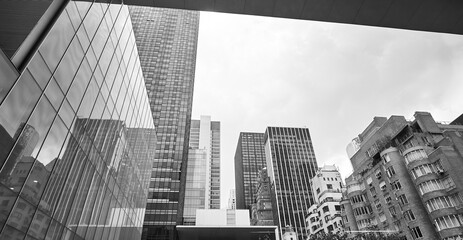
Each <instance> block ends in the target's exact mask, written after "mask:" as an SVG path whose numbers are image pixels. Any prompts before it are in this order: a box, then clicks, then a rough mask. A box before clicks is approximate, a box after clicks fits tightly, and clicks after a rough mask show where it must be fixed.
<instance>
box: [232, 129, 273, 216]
mask: <svg viewBox="0 0 463 240" xmlns="http://www.w3.org/2000/svg"><path fill="white" fill-rule="evenodd" d="M265 167H266V163H265V150H264V134H263V133H252V132H241V133H240V136H239V139H238V145H237V146H236V152H235V187H236V209H250V207H251V204H252V203H253V202H254V200H255V198H256V197H255V194H256V191H257V181H258V178H259V170H261V169H263V168H265Z"/></svg>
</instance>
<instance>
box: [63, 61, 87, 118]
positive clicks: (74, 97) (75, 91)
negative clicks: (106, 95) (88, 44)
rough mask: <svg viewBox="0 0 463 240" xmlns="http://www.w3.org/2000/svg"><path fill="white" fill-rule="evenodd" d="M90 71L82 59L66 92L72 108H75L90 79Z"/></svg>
mask: <svg viewBox="0 0 463 240" xmlns="http://www.w3.org/2000/svg"><path fill="white" fill-rule="evenodd" d="M91 76H92V72H91V69H90V66H89V65H88V63H87V61H86V60H85V59H84V61H82V65H80V68H79V71H78V72H77V75H76V77H75V79H74V82H73V83H72V86H71V88H70V90H69V92H68V94H67V96H66V97H67V99H68V101H69V103H70V104H71V107H72V108H73V109H74V110H77V108H78V107H79V104H80V102H81V100H82V97H83V96H84V92H85V89H86V88H87V85H88V82H89V81H90V79H91Z"/></svg>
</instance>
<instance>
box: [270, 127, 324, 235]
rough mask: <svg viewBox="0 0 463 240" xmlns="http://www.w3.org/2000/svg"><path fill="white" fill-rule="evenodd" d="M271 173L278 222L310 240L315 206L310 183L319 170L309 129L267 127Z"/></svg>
mask: <svg viewBox="0 0 463 240" xmlns="http://www.w3.org/2000/svg"><path fill="white" fill-rule="evenodd" d="M264 142H265V154H266V160H267V171H268V175H269V177H270V182H271V184H272V198H273V203H274V204H273V206H276V207H275V210H274V218H275V219H274V222H275V224H277V225H279V227H280V230H281V234H284V233H285V232H284V229H293V230H295V231H296V233H297V236H298V239H306V238H307V230H306V223H305V215H306V214H307V213H308V210H309V207H310V206H311V205H312V204H313V203H314V197H313V194H312V190H311V187H310V179H311V178H312V177H314V175H315V171H316V170H317V169H318V167H317V161H316V159H315V154H314V150H313V146H312V140H311V138H310V133H309V129H307V128H290V127H267V130H266V131H265V137H264Z"/></svg>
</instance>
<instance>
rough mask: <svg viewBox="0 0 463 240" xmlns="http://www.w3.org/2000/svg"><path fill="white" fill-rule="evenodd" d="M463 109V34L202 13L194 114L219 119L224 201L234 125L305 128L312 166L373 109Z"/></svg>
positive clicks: (345, 164) (332, 160)
mask: <svg viewBox="0 0 463 240" xmlns="http://www.w3.org/2000/svg"><path fill="white" fill-rule="evenodd" d="M415 111H427V112H431V114H432V115H433V116H434V119H436V120H441V121H449V120H453V119H455V118H456V117H457V116H459V115H460V114H461V113H463V36H455V35H449V34H435V33H426V32H416V31H404V30H395V29H386V28H372V27H364V26H354V25H345V24H332V23H321V22H312V21H300V20H289V19H281V18H267V17H255V16H244V15H233V14H221V13H209V12H201V21H200V29H199V43H198V55H197V64H196V78H195V89H194V100H193V116H192V117H193V119H199V116H200V115H210V116H211V117H212V120H216V121H220V122H221V150H222V152H221V174H222V175H221V181H222V185H221V188H222V189H221V191H222V199H221V201H222V202H221V203H222V204H221V205H222V207H226V206H227V203H228V196H229V190H230V189H232V188H234V185H235V182H234V164H233V161H234V155H235V150H236V145H237V142H238V136H239V133H240V132H245V131H251V132H264V131H265V128H266V127H267V126H283V127H307V128H309V130H310V133H311V137H312V141H313V145H314V148H315V155H316V158H317V162H318V165H319V166H323V165H324V164H336V165H337V166H338V167H339V168H340V172H341V175H342V177H343V178H345V177H347V175H348V174H350V173H351V171H352V166H351V164H350V162H349V159H348V158H347V155H346V145H347V144H348V143H349V142H350V141H351V140H352V139H353V138H354V137H356V136H357V135H358V134H359V133H361V132H362V131H363V130H364V129H365V128H366V127H367V125H368V124H369V123H370V122H371V121H372V119H373V117H374V116H385V117H390V116H391V115H403V116H405V117H406V118H407V119H412V118H413V114H414V112H415Z"/></svg>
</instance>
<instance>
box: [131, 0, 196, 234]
mask: <svg viewBox="0 0 463 240" xmlns="http://www.w3.org/2000/svg"><path fill="white" fill-rule="evenodd" d="M129 11H130V17H131V19H132V21H133V28H134V33H135V38H136V43H137V47H138V50H139V55H140V62H141V67H142V69H143V75H144V79H145V87H146V90H147V92H148V97H149V102H150V108H151V112H152V118H153V121H154V125H155V127H156V130H157V131H156V134H157V146H156V157H155V159H154V160H153V162H152V168H151V171H152V174H151V180H150V186H149V193H148V201H147V206H146V214H145V220H144V229H143V236H142V239H171V240H173V239H176V230H175V225H177V224H182V222H183V219H182V217H183V209H184V195H185V181H186V174H182V173H185V172H186V167H187V159H188V147H189V146H188V142H189V131H190V122H191V109H192V101H193V86H194V75H195V64H196V48H197V41H198V29H199V12H195V11H184V10H174V9H157V8H150V7H138V6H130V7H129Z"/></svg>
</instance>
